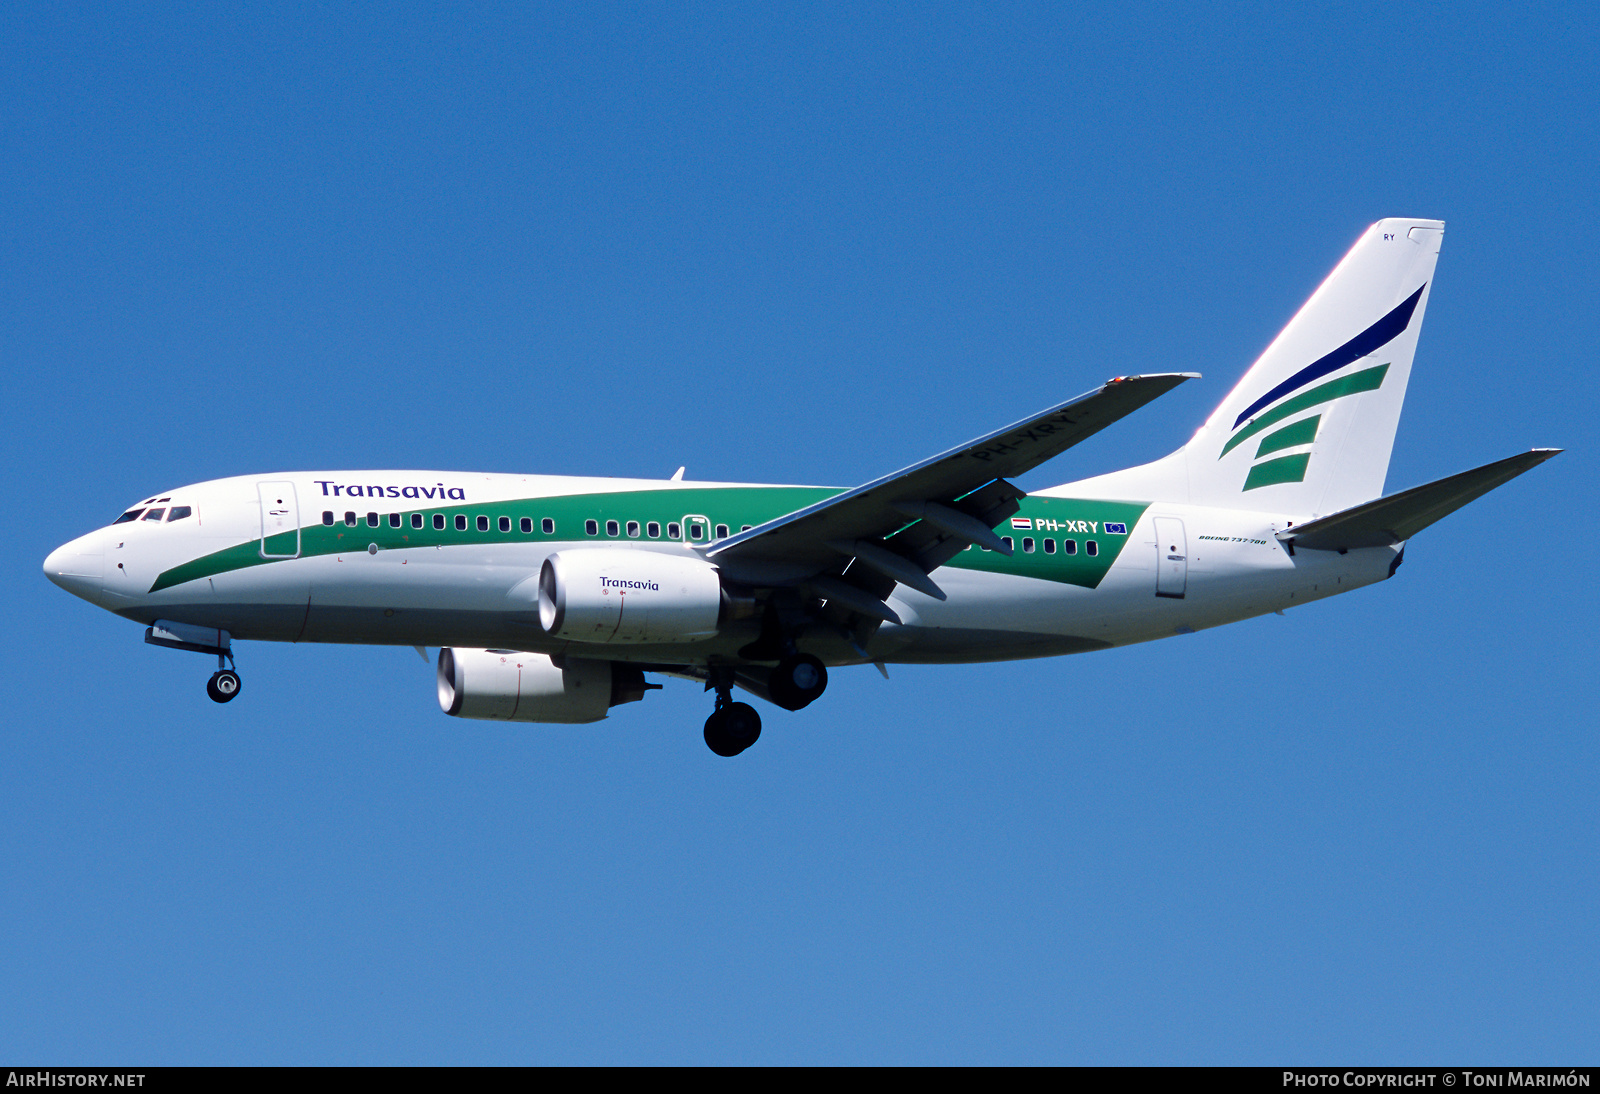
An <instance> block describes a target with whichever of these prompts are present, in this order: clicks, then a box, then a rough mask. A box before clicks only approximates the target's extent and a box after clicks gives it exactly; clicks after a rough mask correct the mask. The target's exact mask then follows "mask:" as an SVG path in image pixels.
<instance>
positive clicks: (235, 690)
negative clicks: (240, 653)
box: [206, 653, 242, 703]
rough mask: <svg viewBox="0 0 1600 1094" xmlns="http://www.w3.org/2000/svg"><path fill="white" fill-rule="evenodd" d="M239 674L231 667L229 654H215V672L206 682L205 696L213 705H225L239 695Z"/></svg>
mask: <svg viewBox="0 0 1600 1094" xmlns="http://www.w3.org/2000/svg"><path fill="white" fill-rule="evenodd" d="M241 686H242V685H241V684H240V683H239V674H238V672H236V671H235V670H234V667H233V655H232V654H231V653H219V654H217V671H216V672H215V673H213V674H212V676H211V679H210V680H207V681H206V694H207V695H209V696H210V697H211V701H212V702H213V703H226V702H229V701H231V700H232V699H233V697H234V696H235V695H238V694H239V688H240V687H241Z"/></svg>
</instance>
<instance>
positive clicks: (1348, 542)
mask: <svg viewBox="0 0 1600 1094" xmlns="http://www.w3.org/2000/svg"><path fill="white" fill-rule="evenodd" d="M1560 451H1561V449H1559V448H1535V449H1534V450H1533V451H1532V452H1523V453H1520V454H1518V455H1515V456H1512V457H1510V458H1508V459H1504V460H1496V461H1495V462H1494V463H1491V464H1485V465H1484V466H1483V467H1478V468H1474V469H1473V470H1471V471H1463V472H1461V474H1459V475H1451V476H1450V477H1449V478H1446V479H1439V480H1438V481H1437V482H1430V483H1427V484H1426V485H1423V486H1414V487H1412V488H1411V489H1410V490H1403V491H1401V492H1400V493H1398V494H1392V495H1390V496H1389V497H1387V498H1378V499H1377V500H1376V501H1369V502H1364V503H1363V504H1361V505H1357V506H1353V507H1352V508H1349V509H1346V510H1344V511H1343V512H1340V513H1334V514H1333V515H1332V516H1327V517H1321V518H1319V519H1317V520H1314V521H1311V522H1309V523H1307V524H1302V525H1300V527H1298V528H1286V529H1284V530H1283V531H1281V532H1279V533H1278V540H1279V541H1280V542H1282V543H1284V544H1287V545H1289V546H1290V547H1296V548H1298V547H1308V548H1310V549H1312V550H1315V551H1343V550H1347V549H1350V548H1356V547H1387V546H1389V545H1390V544H1394V543H1401V542H1404V541H1405V540H1408V539H1410V538H1411V537H1412V536H1414V535H1416V534H1417V533H1418V532H1420V531H1422V530H1423V529H1424V528H1426V527H1427V526H1428V525H1430V524H1432V523H1433V522H1434V521H1436V520H1440V519H1441V518H1443V517H1447V516H1449V515H1450V514H1451V513H1454V512H1455V511H1456V510H1457V509H1460V508H1461V507H1462V506H1463V505H1465V504H1467V503H1468V502H1469V501H1476V500H1477V499H1478V498H1481V497H1482V496H1483V495H1485V494H1487V493H1488V492H1489V491H1491V490H1493V489H1494V488H1495V487H1497V486H1501V485H1503V484H1505V483H1508V482H1510V481H1511V480H1512V479H1514V478H1516V477H1517V476H1518V475H1520V474H1522V473H1523V472H1524V471H1527V470H1529V469H1530V468H1533V467H1537V466H1538V465H1539V464H1541V463H1543V462H1544V461H1545V460H1548V459H1549V458H1550V457H1551V456H1554V455H1556V454H1557V453H1559V452H1560Z"/></svg>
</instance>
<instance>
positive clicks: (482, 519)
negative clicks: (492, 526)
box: [478, 514, 489, 532]
mask: <svg viewBox="0 0 1600 1094" xmlns="http://www.w3.org/2000/svg"><path fill="white" fill-rule="evenodd" d="M488 530H489V518H488V517H486V516H483V515H481V514H480V515H479V517H478V531H480V532H487V531H488Z"/></svg>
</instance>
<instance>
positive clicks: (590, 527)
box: [583, 520, 600, 536]
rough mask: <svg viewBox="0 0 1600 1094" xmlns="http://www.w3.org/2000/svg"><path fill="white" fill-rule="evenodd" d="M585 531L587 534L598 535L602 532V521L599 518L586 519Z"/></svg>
mask: <svg viewBox="0 0 1600 1094" xmlns="http://www.w3.org/2000/svg"><path fill="white" fill-rule="evenodd" d="M583 532H584V534H585V535H589V536H598V535H599V534H600V522H599V521H597V520H586V521H584V522H583Z"/></svg>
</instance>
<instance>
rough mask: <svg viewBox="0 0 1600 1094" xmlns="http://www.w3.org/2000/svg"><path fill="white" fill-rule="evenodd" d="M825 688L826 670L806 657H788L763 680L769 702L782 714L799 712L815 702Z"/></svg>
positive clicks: (796, 654) (805, 654)
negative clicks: (770, 698) (777, 707)
mask: <svg viewBox="0 0 1600 1094" xmlns="http://www.w3.org/2000/svg"><path fill="white" fill-rule="evenodd" d="M827 687H828V670H827V669H826V668H824V667H823V665H822V661H821V660H820V659H819V658H816V657H812V656H811V655H810V654H809V653H791V654H789V655H788V656H787V657H785V658H783V659H782V660H780V661H779V662H778V666H777V668H775V669H773V670H772V676H771V677H769V678H768V680H767V692H768V694H770V695H771V696H772V701H773V702H774V703H777V704H778V705H779V706H780V707H782V708H783V709H784V710H799V709H800V708H801V707H804V706H809V705H810V704H811V703H813V702H815V701H816V700H817V699H818V698H819V697H820V696H821V695H822V693H823V692H824V691H825V690H827Z"/></svg>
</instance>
